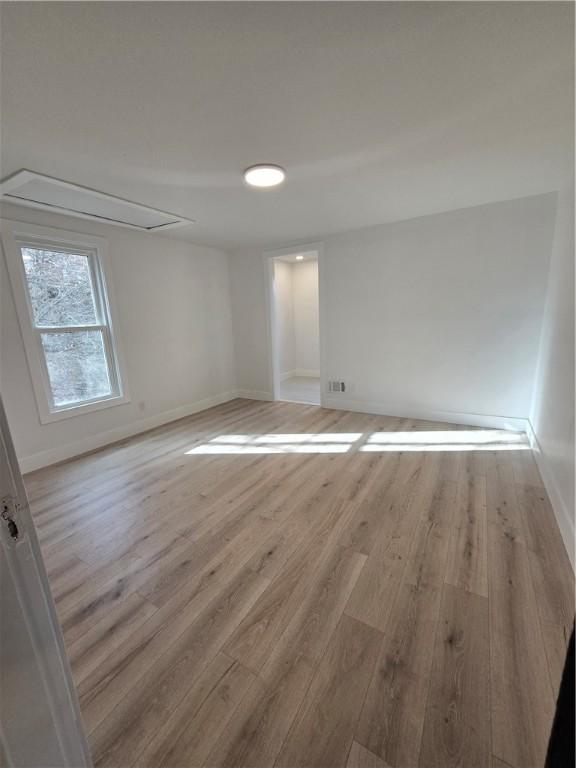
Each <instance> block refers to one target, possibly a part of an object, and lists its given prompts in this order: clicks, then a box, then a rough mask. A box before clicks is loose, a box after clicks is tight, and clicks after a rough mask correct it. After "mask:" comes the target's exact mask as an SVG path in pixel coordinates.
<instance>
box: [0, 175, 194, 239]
mask: <svg viewBox="0 0 576 768" xmlns="http://www.w3.org/2000/svg"><path fill="white" fill-rule="evenodd" d="M0 199H1V200H3V201H5V202H7V203H14V204H16V205H26V206H28V207H31V208H40V209H42V210H45V211H52V212H53V213H62V214H64V215H66V216H78V217H79V218H82V219H93V220H97V221H101V222H103V223H106V224H115V225H118V226H121V227H130V229H139V230H141V231H144V232H159V231H163V230H165V229H174V228H175V227H182V226H185V225H186V224H193V223H194V222H193V220H192V219H185V218H183V217H182V216H176V215H175V214H172V213H166V212H165V211H159V210H157V209H156V208H148V206H146V205H140V204H139V203H131V202H129V201H128V200H122V198H120V197H114V196H113V195H108V194H106V193H105V192H97V191H96V190H94V189H89V188H88V187H81V186H79V185H78V184H72V183H71V182H69V181H61V180H60V179H53V178H52V177H51V176H43V175H42V174H40V173H34V172H33V171H18V173H15V174H14V175H13V176H10V177H9V178H8V179H5V180H4V181H3V182H2V183H0Z"/></svg>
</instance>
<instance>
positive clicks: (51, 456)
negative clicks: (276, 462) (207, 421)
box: [18, 391, 261, 474]
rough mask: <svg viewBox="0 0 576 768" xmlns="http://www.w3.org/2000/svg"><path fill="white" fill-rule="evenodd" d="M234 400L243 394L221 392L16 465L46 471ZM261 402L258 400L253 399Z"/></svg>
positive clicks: (27, 457)
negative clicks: (46, 468)
mask: <svg viewBox="0 0 576 768" xmlns="http://www.w3.org/2000/svg"><path fill="white" fill-rule="evenodd" d="M237 397H246V395H244V394H239V393H238V392H236V391H233V392H223V393H222V394H220V395H215V396H214V397H207V398H204V399H203V400H197V401H196V402H195V403H191V404H190V405H184V406H181V407H180V408H174V409H173V410H171V411H164V412H163V413H157V414H156V415H154V416H150V417H149V418H147V419H139V420H138V421H133V422H132V423H131V424H126V425H123V426H121V427H116V428H114V429H109V430H107V431H106V432H100V433H98V434H96V435H90V436H89V437H85V438H83V439H82V440H75V441H74V442H73V443H66V444H65V445H59V446H56V447H55V448H49V449H48V450H46V451H39V452H38V453H33V454H31V455H30V456H23V457H21V458H20V457H19V459H18V463H19V464H20V471H21V472H22V474H25V473H26V472H33V471H34V470H35V469H41V468H42V467H47V466H49V465H50V464H55V463H56V462H59V461H65V460H66V459H72V458H74V457H75V456H80V455H81V454H83V453H88V452H89V451H94V450H96V449H97V448H103V447H104V446H105V445H109V444H110V443H115V442H117V441H118V440H124V439H125V438H127V437H132V436H133V435H137V434H139V433H140V432H146V431H147V430H149V429H154V428H155V427H161V426H162V425H163V424H168V423H169V422H171V421H176V420H177V419H183V418H184V417H186V416H191V415H192V414H194V413H198V412H199V411H205V410H206V409H207V408H213V407H214V406H215V405H221V404H222V403H227V402H229V401H230V400H234V399H235V398H237ZM254 399H261V398H254Z"/></svg>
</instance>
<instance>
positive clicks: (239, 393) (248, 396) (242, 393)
mask: <svg viewBox="0 0 576 768" xmlns="http://www.w3.org/2000/svg"><path fill="white" fill-rule="evenodd" d="M234 397H242V398H244V399H245V400H274V395H273V394H272V392H260V391H259V390H257V389H237V390H236V392H235V393H234Z"/></svg>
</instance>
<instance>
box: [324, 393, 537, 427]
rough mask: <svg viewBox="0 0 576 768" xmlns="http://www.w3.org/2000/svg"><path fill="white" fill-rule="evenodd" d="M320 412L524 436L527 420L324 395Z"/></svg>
mask: <svg viewBox="0 0 576 768" xmlns="http://www.w3.org/2000/svg"><path fill="white" fill-rule="evenodd" d="M322 406H323V407H324V408H335V409H337V410H344V411H358V412H359V413H376V414H379V415H382V416H398V417H400V418H404V419H422V420H423V421H444V422H447V423H448V424H463V425H465V426H471V427H493V428H495V429H509V430H512V431H514V432H526V431H527V429H528V419H524V418H519V417H517V416H491V415H487V414H481V413H458V412H456V411H441V410H432V409H426V408H418V407H416V406H412V405H397V404H384V403H380V402H368V401H364V400H352V399H348V398H346V397H344V398H342V397H340V395H324V396H323V397H322Z"/></svg>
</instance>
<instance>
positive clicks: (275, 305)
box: [270, 250, 321, 405]
mask: <svg viewBox="0 0 576 768" xmlns="http://www.w3.org/2000/svg"><path fill="white" fill-rule="evenodd" d="M270 266H271V269H270V277H271V284H272V285H271V292H270V296H271V304H272V307H271V310H272V311H271V330H272V334H271V335H272V351H273V361H274V364H273V367H274V372H273V377H274V397H275V399H276V400H285V401H288V402H297V403H312V404H315V405H320V392H321V385H320V317H319V286H318V251H317V250H304V251H294V252H292V253H282V254H281V255H278V256H273V257H271V259H270Z"/></svg>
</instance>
